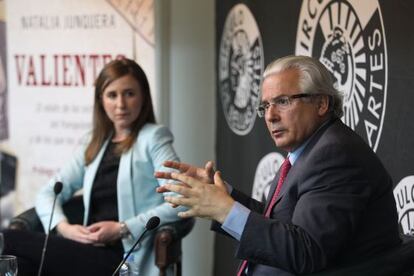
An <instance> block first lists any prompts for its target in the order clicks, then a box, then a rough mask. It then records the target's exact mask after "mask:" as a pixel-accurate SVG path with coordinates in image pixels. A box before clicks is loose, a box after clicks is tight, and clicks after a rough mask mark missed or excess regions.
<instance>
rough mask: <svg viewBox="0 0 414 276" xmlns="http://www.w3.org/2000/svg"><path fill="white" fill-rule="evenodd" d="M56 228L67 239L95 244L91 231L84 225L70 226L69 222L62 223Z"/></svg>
mask: <svg viewBox="0 0 414 276" xmlns="http://www.w3.org/2000/svg"><path fill="white" fill-rule="evenodd" d="M56 228H57V231H58V232H59V233H60V234H61V235H62V236H63V237H65V238H67V239H70V240H74V241H77V242H80V243H86V244H91V243H94V241H93V240H91V238H90V234H91V231H89V230H88V228H87V227H85V226H83V225H79V224H69V223H68V222H67V221H62V222H60V223H59V224H58V225H57V227H56Z"/></svg>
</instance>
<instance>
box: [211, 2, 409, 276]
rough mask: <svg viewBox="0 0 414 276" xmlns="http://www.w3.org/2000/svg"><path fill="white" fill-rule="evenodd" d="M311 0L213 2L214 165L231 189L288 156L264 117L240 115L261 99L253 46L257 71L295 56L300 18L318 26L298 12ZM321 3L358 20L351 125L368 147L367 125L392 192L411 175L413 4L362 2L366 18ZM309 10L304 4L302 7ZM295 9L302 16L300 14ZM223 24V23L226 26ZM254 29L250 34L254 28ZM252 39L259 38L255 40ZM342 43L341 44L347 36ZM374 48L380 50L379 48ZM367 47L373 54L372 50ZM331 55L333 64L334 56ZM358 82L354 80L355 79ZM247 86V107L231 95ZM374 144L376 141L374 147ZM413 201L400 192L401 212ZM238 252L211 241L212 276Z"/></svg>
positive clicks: (249, 184)
mask: <svg viewBox="0 0 414 276" xmlns="http://www.w3.org/2000/svg"><path fill="white" fill-rule="evenodd" d="M315 2H318V1H311V2H309V3H308V1H299V0H296V1H293V0H290V1H275V0H267V1H265V0H261V1H257V0H251V1H235V0H218V1H216V49H217V50H216V53H217V59H216V64H217V99H218V100H217V137H216V141H217V142H216V143H217V144H216V154H217V155H216V156H217V166H218V168H219V169H220V170H221V171H222V173H223V175H224V178H225V179H226V180H227V181H228V182H229V183H230V184H232V185H233V186H234V187H236V188H238V189H240V190H242V191H243V192H245V193H247V194H252V192H253V191H252V188H253V183H255V182H260V177H262V178H263V177H264V178H266V179H269V178H270V176H267V177H266V176H263V172H262V173H261V172H260V168H259V167H258V163H259V162H260V161H261V160H262V159H263V158H264V157H265V156H266V155H267V154H269V153H272V152H273V153H274V152H276V153H280V154H281V155H285V154H286V153H285V152H281V151H279V150H278V149H277V148H276V147H275V146H274V143H273V142H272V140H271V138H270V136H269V134H268V132H267V129H266V126H265V123H264V121H263V119H260V118H257V117H256V118H253V119H252V117H254V116H251V115H250V116H246V114H248V112H249V111H251V107H249V106H253V105H255V104H257V102H256V101H257V98H259V96H257V95H256V93H257V91H255V90H254V89H252V88H251V87H252V86H254V85H256V84H257V81H256V82H255V81H254V79H255V76H257V75H258V74H259V73H261V72H262V70H263V67H262V68H261V69H258V66H255V65H257V64H258V62H257V60H258V59H259V58H258V57H257V53H258V52H260V51H257V49H258V48H260V47H257V44H261V46H262V53H261V54H260V56H261V57H262V59H263V66H265V65H267V64H268V63H269V62H270V61H272V60H273V59H275V58H277V57H281V56H285V55H290V54H295V53H297V48H296V45H297V39H298V37H299V36H298V35H297V34H298V28H303V20H302V21H301V22H300V17H301V15H302V16H304V15H307V20H308V23H309V24H308V25H307V26H309V25H310V24H311V23H310V22H311V21H312V20H316V21H313V22H318V18H317V17H316V18H315V19H312V18H311V17H310V16H309V13H306V12H304V11H305V10H306V9H307V8H308V11H310V12H311V13H312V12H314V11H315V10H316V9H317V7H316V6H313V5H314V3H315ZM322 2H323V3H320V4H319V5H320V6H319V7H318V8H320V9H322V8H326V9H327V10H326V11H328V12H331V13H332V17H334V16H335V13H334V10H335V7H339V6H341V9H342V10H344V9H345V8H346V9H347V10H350V14H353V15H354V16H355V17H356V18H358V19H359V20H360V21H361V22H362V23H361V24H362V29H363V30H362V31H361V34H360V35H361V36H362V37H363V41H364V47H362V49H359V48H358V47H357V45H352V43H350V45H349V46H350V48H348V50H350V51H351V52H352V51H354V52H353V53H354V57H355V56H358V55H361V53H365V61H364V62H360V60H359V61H357V60H353V63H352V62H351V65H352V66H354V67H353V68H354V70H355V68H357V67H358V68H362V69H363V70H364V72H365V73H366V80H365V82H364V81H360V82H362V83H364V84H365V88H366V91H365V97H361V96H360V97H361V98H362V103H363V107H362V111H359V110H357V111H356V112H357V113H358V117H359V123H358V124H357V125H356V126H355V130H356V131H357V132H358V133H359V134H360V135H361V136H362V137H363V138H364V139H366V141H367V143H369V141H368V139H367V132H366V124H364V121H365V120H367V121H370V122H372V123H373V125H374V128H376V130H375V131H374V132H373V134H372V136H373V138H372V141H371V142H374V143H373V145H372V146H371V147H372V148H373V149H374V150H375V151H376V153H377V154H378V156H379V157H380V159H381V160H382V162H383V163H384V165H385V167H386V168H387V169H388V170H389V172H390V174H391V176H392V178H393V180H394V185H395V186H397V185H398V183H399V182H400V181H401V180H402V179H403V178H405V177H408V176H410V175H412V174H413V170H414V168H413V164H414V139H413V138H414V127H413V124H412V118H413V117H414V110H413V103H414V94H413V87H414V65H413V64H414V28H413V27H414V17H413V14H414V2H412V1H408V0H405V1H404V0H393V1H376V0H372V1H371V0H364V1H361V2H367V3H368V5H369V6H371V10H372V9H373V8H374V12H373V13H372V14H369V15H366V14H364V13H365V8H364V7H361V6H357V7H356V6H354V5H353V4H352V3H349V2H348V1H341V0H333V1H322ZM353 2H356V1H353ZM240 4H242V5H240ZM308 4H309V5H310V6H307V5H308ZM335 5H337V6H335ZM329 7H331V9H329ZM301 9H304V10H303V11H301ZM353 9H355V10H353ZM246 10H247V11H250V12H251V15H252V17H253V18H254V21H255V22H256V24H257V31H256V32H255V31H252V30H251V29H252V28H251V26H250V25H252V23H251V19H249V18H250V17H251V16H250V15H249V14H248V12H246ZM342 12H343V11H342ZM346 14H347V13H344V15H346ZM350 17H352V15H351V16H350ZM305 18H306V16H305ZM342 19H343V18H342ZM226 20H228V21H227V23H226ZM343 20H344V19H343ZM231 22H232V23H231ZM364 22H365V23H364ZM322 24H323V23H319V25H318V24H316V25H315V26H319V32H318V31H316V33H315V36H314V39H313V40H312V45H313V47H314V51H313V53H311V54H310V55H314V56H317V57H319V58H321V49H322V48H323V45H324V43H325V44H329V43H327V42H326V41H325V40H324V38H323V36H321V33H320V26H321V25H322ZM333 24H335V23H333ZM253 25H254V24H253ZM315 28H316V27H315ZM339 28H340V29H342V31H343V32H344V33H345V32H346V31H348V32H351V30H350V29H349V26H348V28H345V27H344V26H342V27H341V26H339ZM253 29H255V28H254V26H253ZM374 33H376V34H374ZM257 34H258V35H257ZM257 37H260V39H259V40H258V39H257ZM302 37H303V34H302ZM344 37H345V38H347V36H346V35H344ZM379 38H380V39H381V41H380V42H379ZM384 39H385V40H384ZM257 41H259V43H258V42H257ZM349 41H351V39H349ZM349 41H348V42H349ZM384 41H385V43H383V42H384ZM260 42H261V43H260ZM351 42H352V41H351ZM374 44H375V45H374ZM378 44H381V45H379V46H378ZM328 46H329V45H328ZM370 46H372V48H373V49H370ZM357 51H360V52H357ZM329 53H330V54H331V52H329ZM381 53H382V57H381V56H380V55H381ZM361 56H363V55H361ZM329 57H330V58H332V55H329ZM375 58H376V59H377V60H375ZM379 60H382V69H380V70H376V68H374V67H373V63H378V61H379ZM252 64H253V65H252ZM348 65H350V64H348ZM347 70H351V69H349V68H348V69H347ZM245 71H247V72H248V73H247V75H246V74H245V75H243V74H244V73H246V72H245ZM223 72H224V73H223ZM226 72H227V73H226ZM353 72H354V73H355V71H353ZM226 74H228V76H226ZM246 76H250V77H246ZM369 76H373V77H374V78H375V80H374V81H375V82H378V83H382V88H381V89H377V90H375V89H372V90H373V91H371V92H370V91H369V85H370V78H369ZM357 77H358V76H357V75H356V74H354V78H357ZM246 80H247V83H248V84H250V91H249V93H247V94H246V93H245V94H244V95H250V100H247V101H248V102H249V103H248V104H247V105H246V104H237V103H236V101H237V100H236V94H237V93H238V92H240V91H242V89H241V88H243V85H244V87H246ZM243 81H244V82H243ZM385 83H386V85H385ZM371 84H372V83H371ZM238 89H239V90H238ZM357 89H358V88H356V87H355V86H351V87H350V88H349V90H350V91H345V92H346V93H356V92H358V93H359V94H361V91H356V90H357ZM352 95H355V94H352ZM369 96H373V97H374V98H375V103H376V104H378V105H380V107H379V108H378V109H377V111H378V113H381V114H380V116H379V118H376V119H375V118H373V117H372V114H369V112H368V105H369V103H368V101H369ZM245 102H246V99H245ZM234 110H236V112H234ZM370 116H371V117H370ZM238 120H250V122H251V129H250V130H243V131H240V125H238V124H237V123H234V122H237V121H238ZM381 120H382V124H381ZM240 132H244V133H240ZM377 139H378V142H377V143H376V145H374V144H375V141H376V140H377ZM273 162H274V164H279V163H277V162H275V161H273ZM276 169H277V168H276ZM276 169H274V170H273V171H272V172H269V171H266V170H265V173H266V172H267V173H274V171H276ZM373 173H375V172H373ZM411 185H412V184H411ZM410 187H412V186H410ZM396 190H397V189H396ZM396 190H395V193H396ZM409 191H412V190H409ZM401 195H403V193H401ZM413 197H414V195H413V194H412V193H411V196H410V193H408V194H407V193H406V194H405V197H404V202H405V203H404V204H405V205H404V206H402V205H401V206H400V207H402V208H407V206H408V205H407V204H412V201H414V199H413ZM397 200H398V198H397ZM411 207H412V206H411ZM408 227H412V226H408ZM236 246H237V243H236V242H234V241H233V240H231V239H230V238H227V237H224V236H221V235H216V240H215V269H214V275H234V273H235V271H236V267H237V265H238V263H239V261H238V260H236V259H235V258H234V252H235V248H236Z"/></svg>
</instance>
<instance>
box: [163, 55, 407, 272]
mask: <svg viewBox="0 0 414 276" xmlns="http://www.w3.org/2000/svg"><path fill="white" fill-rule="evenodd" d="M263 77H264V79H263V82H262V95H261V104H260V105H259V107H258V114H259V116H260V117H264V118H265V120H266V124H267V127H268V129H269V132H270V135H271V136H272V138H273V140H274V142H275V144H276V146H277V147H278V148H279V149H282V150H285V151H287V152H288V157H287V160H285V162H284V164H283V165H282V168H281V169H280V171H279V173H278V174H277V176H276V179H275V181H274V184H273V185H272V187H271V189H270V192H269V195H268V197H267V202H266V203H261V202H258V201H255V200H254V199H252V198H250V197H248V196H246V195H244V194H242V193H241V192H239V191H237V190H235V189H233V188H232V187H231V186H230V185H228V184H226V183H224V182H223V180H222V178H221V175H220V173H219V172H216V173H215V174H214V176H213V169H212V163H211V162H210V163H207V165H206V167H205V168H204V169H203V168H196V167H194V166H191V165H187V164H183V163H175V162H166V164H165V165H166V166H168V167H172V168H176V169H178V170H179V173H171V174H167V173H157V176H158V177H164V178H171V179H174V180H178V181H180V182H181V184H178V185H175V184H167V185H166V186H164V188H162V189H160V190H159V191H160V192H163V191H166V190H168V191H173V192H177V193H179V194H181V195H183V197H171V196H167V197H166V201H168V202H170V203H172V204H174V205H184V206H188V207H189V209H188V210H187V211H185V212H182V213H180V214H179V215H180V216H181V217H192V216H199V217H205V218H209V219H211V220H213V221H215V222H216V226H215V227H216V229H217V230H219V231H224V232H225V233H227V234H229V235H231V236H232V237H234V238H235V239H237V240H238V241H239V248H238V250H237V257H238V258H240V259H242V260H246V261H244V262H243V263H242V265H241V268H240V270H239V272H238V275H294V274H306V273H312V272H315V271H320V270H323V269H326V268H329V267H333V266H338V265H345V264H350V263H353V262H357V261H361V260H363V259H365V258H370V257H372V256H375V255H376V254H379V253H381V252H382V251H384V250H387V249H389V248H392V247H394V246H396V245H398V244H399V243H400V239H399V234H398V222H397V213H396V208H395V202H394V197H393V194H392V181H391V178H390V176H389V175H388V173H387V171H386V170H385V168H384V167H383V165H382V164H381V162H380V160H379V159H378V157H377V156H376V155H375V153H374V152H373V151H372V150H371V148H370V147H368V146H367V145H366V143H365V142H364V141H363V140H362V139H361V138H360V137H359V136H358V135H357V134H356V133H355V132H353V131H352V130H351V129H350V128H348V127H347V126H346V125H344V124H343V123H342V122H341V120H340V119H339V118H340V117H341V116H342V97H341V94H340V93H339V92H338V91H337V90H336V89H335V88H334V87H333V82H332V80H331V76H330V74H329V72H328V71H327V70H326V68H325V67H324V66H323V65H322V64H321V63H320V62H319V61H317V60H316V59H313V58H310V57H304V56H288V57H284V58H281V59H278V60H276V61H274V62H273V63H271V64H270V65H269V66H268V67H267V68H266V70H265V73H264V76H263ZM207 183H214V185H206V184H207ZM217 226H219V227H217Z"/></svg>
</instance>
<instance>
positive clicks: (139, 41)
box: [0, 0, 156, 211]
mask: <svg viewBox="0 0 414 276" xmlns="http://www.w3.org/2000/svg"><path fill="white" fill-rule="evenodd" d="M131 2H133V3H131ZM5 10H6V14H5V16H6V18H7V72H8V76H7V81H8V89H7V91H8V92H7V97H8V138H7V139H5V140H3V141H2V142H0V149H4V150H5V151H7V152H8V153H9V154H11V155H13V156H15V157H16V158H17V178H16V198H15V204H16V206H17V207H18V208H17V211H21V210H22V209H25V208H27V207H30V206H32V205H33V202H34V196H35V194H36V192H37V191H38V189H39V188H40V186H42V185H44V184H45V183H46V182H47V180H48V179H49V178H50V177H51V176H52V175H53V174H54V173H55V172H56V171H57V170H58V169H59V168H60V167H61V166H62V165H63V164H64V162H66V161H67V160H68V159H69V157H70V156H71V155H72V153H73V151H74V149H76V147H77V146H78V144H79V141H80V139H81V138H82V137H84V135H85V134H87V133H88V132H89V131H90V128H91V120H92V103H93V89H94V87H93V83H94V80H95V78H96V76H97V74H98V73H99V71H100V70H101V69H102V67H103V66H104V64H105V63H107V62H109V61H111V60H113V59H115V58H118V57H120V56H126V57H129V58H133V59H135V60H137V61H138V63H140V64H141V65H142V67H143V68H144V70H145V71H146V73H147V75H148V77H149V80H150V85H151V88H152V90H153V91H155V88H154V64H155V60H154V39H153V22H154V18H153V16H154V14H153V0H148V1H104V0H82V1H80V0H76V1H73V0H71V1H69V0H65V1H46V0H37V1H30V0H10V1H6V8H5ZM142 18H145V22H143V21H142ZM154 98H156V97H154ZM155 105H156V103H155Z"/></svg>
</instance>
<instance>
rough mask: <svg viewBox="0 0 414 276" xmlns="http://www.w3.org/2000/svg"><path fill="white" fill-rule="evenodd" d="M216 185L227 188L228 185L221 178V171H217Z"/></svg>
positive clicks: (215, 176)
mask: <svg viewBox="0 0 414 276" xmlns="http://www.w3.org/2000/svg"><path fill="white" fill-rule="evenodd" d="M214 184H215V185H217V186H219V187H223V188H226V184H224V181H223V179H222V178H221V172H220V171H216V173H215V174H214Z"/></svg>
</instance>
